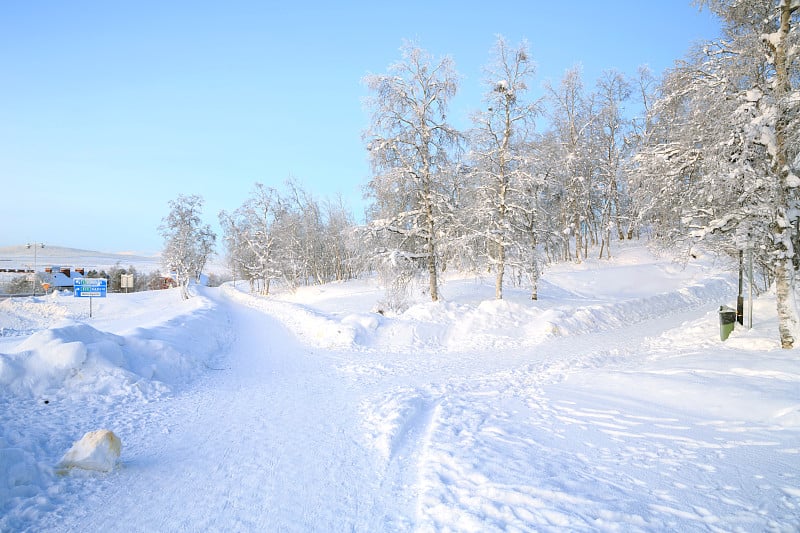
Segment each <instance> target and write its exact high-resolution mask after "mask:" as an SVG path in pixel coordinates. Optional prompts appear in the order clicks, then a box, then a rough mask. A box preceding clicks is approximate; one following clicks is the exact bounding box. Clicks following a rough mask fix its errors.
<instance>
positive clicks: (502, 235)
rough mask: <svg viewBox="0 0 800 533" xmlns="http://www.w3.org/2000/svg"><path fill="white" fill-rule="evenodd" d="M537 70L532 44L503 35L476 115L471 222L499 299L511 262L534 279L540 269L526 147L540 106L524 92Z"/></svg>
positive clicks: (495, 49)
mask: <svg viewBox="0 0 800 533" xmlns="http://www.w3.org/2000/svg"><path fill="white" fill-rule="evenodd" d="M534 72H535V66H534V64H533V62H532V60H531V58H530V54H529V52H528V46H527V43H525V42H523V43H521V44H520V45H519V46H517V47H510V46H509V45H508V43H507V42H506V41H505V39H503V38H502V37H499V38H498V39H497V42H496V44H495V47H494V50H493V61H492V63H491V64H490V66H489V67H488V68H487V71H486V73H487V80H486V85H487V87H488V90H487V92H486V94H485V96H484V101H485V103H486V110H485V111H481V112H479V113H475V114H474V116H473V123H474V124H475V127H474V129H473V130H472V132H471V135H470V140H471V151H470V155H471V159H472V160H473V165H474V172H475V175H476V179H475V181H474V186H475V187H476V191H474V193H473V199H474V202H473V205H472V206H470V207H471V209H470V212H471V215H472V216H471V217H470V219H471V220H470V222H469V223H470V225H471V226H472V228H473V231H474V232H476V233H478V234H479V235H480V236H481V237H482V239H481V240H482V241H483V242H484V243H485V252H484V253H485V256H486V258H487V259H488V260H489V263H490V264H491V265H492V267H493V268H494V270H495V298H497V299H502V298H503V279H504V276H505V271H506V266H507V265H510V266H514V267H516V268H517V269H521V270H523V271H525V272H527V273H529V274H533V277H534V278H535V276H536V273H538V267H537V262H536V238H535V216H534V217H531V216H530V215H532V214H533V213H531V212H530V210H529V209H527V208H528V207H530V204H529V203H528V202H526V196H529V195H530V194H531V191H532V189H533V187H532V185H531V182H532V180H533V175H532V173H531V167H530V165H529V163H528V161H527V155H526V149H527V147H528V144H529V137H530V136H531V134H532V133H533V127H534V123H533V120H534V117H535V116H536V114H537V106H536V104H535V103H529V102H527V101H526V99H525V96H526V93H527V91H528V83H529V81H530V78H531V77H532V76H533V75H534ZM526 215H527V216H526ZM532 281H533V284H534V285H535V284H536V280H535V279H533V280H532Z"/></svg>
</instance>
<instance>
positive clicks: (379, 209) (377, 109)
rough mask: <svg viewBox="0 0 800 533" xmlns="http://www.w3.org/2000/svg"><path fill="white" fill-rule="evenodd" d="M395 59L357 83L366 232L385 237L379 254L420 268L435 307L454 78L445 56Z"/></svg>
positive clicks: (413, 54)
mask: <svg viewBox="0 0 800 533" xmlns="http://www.w3.org/2000/svg"><path fill="white" fill-rule="evenodd" d="M402 57H403V58H402V61H400V62H398V63H395V64H394V65H392V66H390V67H389V73H388V74H372V75H368V76H366V77H365V78H364V81H365V83H366V85H367V87H368V88H369V90H370V92H371V93H372V94H371V96H370V97H369V98H368V99H367V105H368V107H369V109H370V110H371V112H372V120H371V127H370V128H369V130H368V131H366V132H365V134H364V138H365V140H366V143H367V149H368V150H369V153H370V158H371V162H372V168H373V172H374V176H373V178H372V179H371V180H370V182H369V184H368V186H367V194H368V196H369V197H370V198H371V199H372V206H371V219H372V220H371V224H370V227H371V228H372V229H373V230H374V231H375V232H379V233H387V234H389V236H387V239H386V241H385V242H386V246H385V248H384V251H385V252H386V253H394V252H402V253H403V254H404V255H405V256H406V258H407V259H408V260H410V261H412V262H415V263H416V262H420V263H421V264H423V265H425V267H426V268H427V272H428V279H429V289H430V296H431V300H433V301H436V300H438V298H439V288H438V270H439V265H438V259H439V258H438V254H439V245H440V244H441V242H442V241H443V236H444V230H445V229H446V224H447V220H448V217H450V216H451V212H452V196H451V192H452V191H449V190H448V189H447V186H446V183H445V181H446V179H445V176H446V174H447V167H448V165H449V164H450V160H451V153H452V150H453V147H454V146H455V145H456V143H457V140H458V137H459V136H458V133H457V132H456V131H455V130H454V129H453V128H452V127H451V126H450V125H449V124H448V123H447V120H446V112H447V106H448V104H449V102H450V99H451V98H452V97H453V96H454V95H455V93H456V89H457V88H458V79H457V75H456V72H455V69H454V65H453V61H452V60H451V59H450V58H449V57H445V58H443V59H441V60H440V61H438V62H434V61H433V59H432V58H431V56H430V54H428V53H427V52H425V51H424V50H422V49H421V48H419V47H416V46H413V45H409V44H406V45H404V46H403V48H402Z"/></svg>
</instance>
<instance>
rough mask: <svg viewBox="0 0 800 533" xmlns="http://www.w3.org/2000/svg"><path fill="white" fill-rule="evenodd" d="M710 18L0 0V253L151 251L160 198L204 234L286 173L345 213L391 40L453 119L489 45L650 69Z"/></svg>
mask: <svg viewBox="0 0 800 533" xmlns="http://www.w3.org/2000/svg"><path fill="white" fill-rule="evenodd" d="M717 32H718V23H717V22H716V21H715V20H714V19H713V17H712V16H711V14H710V13H708V12H707V11H702V12H701V11H698V9H697V7H695V6H693V5H692V4H691V2H690V1H689V0H660V1H658V2H653V1H643V0H607V1H598V0H573V1H571V2H562V1H560V0H551V1H547V2H545V1H536V0H505V1H501V2H488V1H483V2H472V1H469V0H467V1H464V0H462V1H435V0H427V1H425V0H422V1H417V0H406V1H403V2H382V1H374V0H373V1H368V2H347V1H345V2H313V1H310V2H273V1H269V0H262V1H258V0H226V1H214V2H211V1H204V0H189V1H184V0H137V1H135V2H108V1H101V0H93V1H89V0H69V1H64V0H35V1H25V0H8V1H5V2H2V3H0V183H2V188H1V189H0V190H1V191H2V192H1V193H0V194H2V202H1V203H0V206H1V207H0V213H2V216H0V246H9V245H16V244H24V243H25V242H29V241H36V242H45V243H48V244H51V245H60V246H69V247H76V248H87V249H92V250H99V251H109V252H119V251H135V252H138V253H156V252H158V251H159V250H160V248H161V245H162V239H161V237H160V235H159V233H158V229H157V228H158V226H159V224H160V222H161V219H162V217H164V216H165V215H166V214H167V212H168V205H167V203H168V201H169V200H171V199H174V198H176V197H177V196H178V195H179V194H199V195H200V196H202V197H203V198H204V200H205V207H204V215H205V219H206V221H207V222H208V223H211V224H212V225H213V226H214V227H216V226H217V215H218V213H219V211H220V210H223V209H224V210H228V211H232V210H234V209H236V208H237V207H239V206H240V205H241V204H242V202H243V201H244V200H245V198H246V197H247V195H248V194H249V192H250V191H251V190H252V188H253V184H254V183H255V182H262V183H264V184H267V185H272V186H276V187H280V186H281V184H282V183H283V182H284V181H285V180H286V179H287V178H289V177H294V178H296V179H297V180H298V181H299V182H301V183H302V184H303V185H304V187H305V188H306V189H307V190H309V191H310V192H312V193H313V194H314V195H315V196H316V197H317V198H318V199H320V200H322V199H323V198H326V197H334V196H336V195H337V194H341V195H342V197H343V198H344V199H345V200H346V201H347V202H348V203H349V204H350V205H351V206H352V207H353V209H354V211H355V212H356V215H357V217H358V218H359V219H360V218H361V212H362V211H363V204H362V199H361V198H362V188H363V185H364V184H365V183H366V181H367V179H368V177H369V172H370V170H369V165H368V161H367V155H366V150H365V149H364V145H363V143H362V140H361V133H362V131H363V130H364V129H365V128H366V127H367V126H368V121H369V116H368V113H367V112H366V111H365V110H364V108H363V105H362V101H363V98H364V97H365V96H367V90H366V88H365V86H364V85H363V84H362V82H361V80H362V78H363V77H364V75H366V74H368V73H383V72H386V69H387V67H388V66H389V65H390V64H391V63H394V62H396V61H398V60H399V59H400V51H399V49H400V46H401V45H402V43H403V40H404V39H409V40H413V41H415V42H416V43H417V44H419V45H420V46H421V47H422V48H425V49H426V50H428V51H429V52H431V53H432V54H433V55H434V56H435V57H437V58H439V57H441V56H443V55H450V56H451V57H452V58H453V59H454V60H455V65H456V69H457V70H458V72H459V73H460V74H461V76H462V81H461V89H460V92H459V95H458V96H457V97H456V99H455V100H454V102H453V105H452V106H451V113H450V116H451V118H452V120H453V122H454V123H455V125H456V126H458V127H466V126H467V124H468V123H467V117H468V115H469V113H471V112H472V111H473V110H475V109H476V108H479V107H480V106H481V95H482V93H483V91H484V87H483V86H482V81H483V73H482V68H483V66H484V65H485V64H486V63H487V61H488V59H489V55H490V51H491V48H492V46H493V44H494V42H495V38H496V36H497V35H498V34H502V35H503V36H505V37H506V38H507V40H508V41H509V42H510V43H512V44H516V43H518V42H519V41H520V40H521V39H523V38H525V39H527V40H528V42H529V45H530V51H531V54H532V56H533V59H534V60H535V62H536V64H537V77H536V79H535V80H534V84H535V85H536V87H535V88H534V95H535V94H536V93H541V88H540V87H539V85H540V84H541V82H544V81H548V80H549V81H552V82H554V83H557V82H558V81H559V80H560V78H561V76H562V75H563V73H564V71H565V70H566V69H568V68H571V67H572V66H574V65H576V64H581V65H582V66H583V74H584V82H585V84H586V85H587V87H590V86H592V85H593V83H594V81H595V80H596V79H597V77H598V76H599V75H600V73H601V72H602V71H603V70H604V69H609V68H615V69H618V70H620V71H622V72H624V73H626V74H630V75H633V74H635V73H636V69H637V68H638V66H639V65H642V64H647V65H649V66H650V68H651V69H652V70H653V71H654V73H656V74H658V73H661V72H662V71H663V70H664V69H665V68H667V67H669V66H670V65H671V64H672V62H673V61H674V60H675V59H679V58H680V57H681V56H683V55H684V53H685V52H686V51H687V50H688V48H689V46H690V45H691V44H692V43H693V42H696V41H698V40H706V39H711V38H713V37H714V36H715V35H717Z"/></svg>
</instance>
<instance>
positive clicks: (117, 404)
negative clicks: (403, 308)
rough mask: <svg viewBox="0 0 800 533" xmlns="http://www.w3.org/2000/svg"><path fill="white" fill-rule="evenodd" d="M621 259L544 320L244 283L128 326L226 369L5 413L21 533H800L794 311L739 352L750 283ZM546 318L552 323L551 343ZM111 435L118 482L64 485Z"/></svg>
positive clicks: (549, 309)
mask: <svg viewBox="0 0 800 533" xmlns="http://www.w3.org/2000/svg"><path fill="white" fill-rule="evenodd" d="M622 252H626V251H625V250H623V251H622ZM618 255H619V257H618V258H617V259H615V260H614V261H611V262H595V263H588V264H585V265H583V266H581V267H580V268H566V267H564V268H561V269H554V270H553V271H552V272H549V273H548V276H547V277H546V280H545V282H544V283H543V286H542V291H541V293H540V295H541V297H542V300H540V301H539V302H536V303H530V302H528V301H527V296H526V295H525V293H524V292H523V291H514V290H509V291H508V294H509V298H508V301H507V302H493V301H488V300H489V299H490V298H491V283H484V282H483V281H482V280H476V279H463V280H453V281H452V282H450V283H448V285H447V286H446V287H447V289H446V294H447V296H448V299H447V300H446V301H445V302H441V303H437V304H430V303H419V304H417V305H415V306H412V307H411V308H410V309H409V311H407V312H406V313H404V314H401V315H396V316H381V315H379V314H377V313H371V312H370V310H371V309H373V305H374V303H375V302H376V301H378V299H379V298H380V291H379V290H378V289H377V288H375V287H373V286H371V285H369V284H368V283H363V282H357V283H353V284H341V285H334V286H326V287H323V288H308V289H304V290H301V291H298V292H297V293H296V294H294V295H281V296H279V297H270V298H262V297H257V296H252V295H249V294H246V293H244V292H242V291H241V290H237V289H234V288H233V287H230V286H228V287H226V288H223V289H221V290H208V291H205V292H204V296H203V298H202V302H201V303H200V305H199V307H198V310H196V311H193V310H187V311H186V313H180V312H174V311H173V316H171V317H167V318H165V319H164V320H163V321H162V322H161V323H156V322H157V321H154V318H153V316H152V315H151V314H150V313H147V312H144V313H143V312H141V309H140V310H139V311H137V313H136V314H137V317H136V318H135V319H134V318H133V317H132V315H130V314H129V315H127V316H128V317H129V319H119V320H112V319H109V320H108V321H107V322H105V323H104V324H103V334H104V335H105V334H108V335H116V336H119V337H122V338H125V339H128V338H129V337H136V336H137V335H138V333H137V332H139V330H138V329H137V326H136V323H137V322H143V323H145V324H146V326H147V327H146V328H143V329H145V330H146V331H148V332H149V335H151V337H152V340H157V341H159V342H167V341H169V343H175V344H174V345H175V346H182V352H183V353H185V354H189V355H191V354H193V353H195V352H197V353H198V354H199V355H200V356H201V357H200V359H203V357H204V356H203V354H206V355H209V351H208V350H209V345H212V346H216V347H215V348H214V350H217V351H218V352H219V353H218V354H217V355H218V356H217V355H212V357H213V358H214V362H213V364H207V365H204V367H203V368H202V369H198V370H199V372H198V373H197V374H194V378H192V379H193V381H181V380H177V381H176V382H175V384H167V385H168V389H165V392H164V393H161V394H155V395H153V396H147V395H134V394H130V393H129V392H128V390H127V389H125V388H124V387H122V386H119V387H118V388H117V389H113V388H112V389H109V390H107V391H100V392H101V394H97V395H96V396H97V397H96V398H92V399H90V400H89V401H88V402H86V403H87V404H88V406H89V410H88V413H87V412H83V405H84V403H83V402H81V401H79V400H78V396H76V395H70V394H65V396H64V399H63V400H62V401H58V402H54V403H51V404H50V405H49V406H44V405H42V404H41V403H39V402H36V401H35V400H34V399H33V397H32V396H31V397H26V396H25V395H24V394H23V395H22V396H21V397H18V398H21V400H19V401H15V402H13V404H12V403H11V402H10V403H8V404H7V405H9V407H10V408H11V409H12V410H11V411H8V414H7V415H4V416H3V418H2V423H3V435H2V437H3V438H4V439H8V440H14V439H16V440H14V442H15V443H16V445H15V446H11V447H9V446H5V447H4V446H2V445H0V450H12V451H11V452H7V453H10V454H15V453H16V454H18V455H19V453H23V454H27V455H25V458H24V459H25V461H27V463H24V464H27V465H28V466H29V467H28V468H26V469H23V474H25V475H27V476H28V478H29V481H28V482H27V483H23V484H20V485H19V487H21V488H20V489H19V490H18V491H17V492H16V494H15V495H14V496H13V497H11V499H9V500H8V501H7V505H6V509H7V510H8V512H7V514H6V515H4V516H3V517H2V518H0V529H4V528H6V529H12V530H18V529H19V530H30V531H34V530H37V531H39V530H45V531H47V530H52V531H64V530H71V529H87V528H88V529H104V528H108V527H111V526H112V525H119V524H124V525H125V526H127V527H128V529H132V530H159V531H175V530H187V529H192V530H198V529H203V530H287V531H310V530H326V531H342V530H355V531H406V530H421V531H492V530H498V531H500V530H505V531H562V530H572V531H654V530H655V531H675V530H680V531H694V530H712V531H714V530H720V531H736V530H742V531H752V530H774V531H794V530H796V528H797V526H798V524H800V459H799V458H800V449H798V447H797V444H796V443H797V442H800V362H798V361H797V358H796V357H792V356H793V353H794V352H784V351H782V350H780V349H779V348H778V343H777V340H776V338H775V321H774V311H772V310H774V300H773V301H771V302H770V301H769V300H770V296H766V297H764V298H762V299H761V300H760V301H759V302H757V316H758V317H759V318H758V320H757V321H756V323H755V328H754V329H753V330H752V331H749V332H748V331H744V330H741V329H737V330H736V331H735V332H734V334H733V335H732V336H731V338H730V339H729V340H728V341H727V342H726V343H724V344H723V343H721V342H720V341H719V336H718V335H719V334H718V323H717V320H718V316H717V312H716V310H717V306H718V305H720V304H726V303H727V304H730V303H731V299H732V296H733V292H732V291H733V283H732V281H733V280H732V278H730V277H724V276H723V277H720V276H718V275H717V274H716V273H714V272H712V271H711V270H709V269H708V268H707V267H706V266H704V265H703V264H697V265H694V266H692V265H690V266H689V267H687V268H685V269H680V268H677V267H675V266H674V265H672V264H670V263H668V262H666V261H662V260H659V259H658V258H652V257H651V256H649V255H648V254H646V253H645V252H644V251H643V250H641V249H637V248H632V249H631V250H628V251H627V253H620V254H618ZM487 295H488V296H487ZM137 298H143V299H146V298H147V297H146V296H138V297H137ZM109 303H110V301H109ZM137 305H139V306H140V307H144V308H152V309H155V308H157V307H158V305H160V304H159V303H157V302H155V301H154V302H149V303H148V302H146V301H145V300H140V301H138V302H137ZM182 305H183V304H182ZM185 305H193V304H185ZM164 311H165V313H167V314H169V313H168V312H167V311H166V310H164ZM155 314H159V313H155ZM195 314H198V315H199V316H200V317H207V318H208V319H209V320H210V321H209V322H204V321H202V320H200V321H195V320H194V315H195ZM543 317H552V318H553V321H552V322H550V324H551V325H552V326H555V328H552V329H553V330H551V331H549V332H546V334H543V335H541V336H540V337H535V336H534V335H533V334H531V333H530V332H531V331H533V330H532V329H526V328H533V327H534V326H533V325H531V322H536V323H537V324H538V323H540V322H541V321H542V320H543ZM78 322H80V321H78ZM93 324H97V323H96V322H95V323H93ZM181 324H182V327H176V326H178V325H181ZM280 324H283V326H285V327H282V326H281V325H280ZM465 324H470V327H465V326H464V325H465ZM536 327H538V325H537V326H536ZM54 329H55V330H56V331H58V328H54ZM555 329H557V331H556V330H555ZM287 330H288V331H289V332H291V334H292V335H289V334H288V333H287ZM214 331H216V332H218V333H219V334H216V333H213V332H214ZM223 331H224V334H223V333H221V332H223ZM492 331H494V332H495V333H496V334H495V335H494V336H492V334H491V333H492ZM32 338H33V335H29V336H26V335H20V336H18V338H16V340H15V341H10V340H9V339H10V338H6V340H5V341H0V343H3V344H2V345H3V346H7V345H15V346H16V345H18V344H19V343H20V342H30V339H32ZM87 338H88V337H87ZM221 339H228V340H227V341H226V342H227V344H226V342H220V340H221ZM9 343H10V344H9ZM209 343H210V344H209ZM214 343H216V344H214ZM221 345H225V346H229V348H228V349H220V346H221ZM87 352H88V350H87ZM0 353H15V352H13V351H4V350H0ZM210 368H213V369H215V370H211V369H210ZM124 370H126V371H127V372H132V369H131V368H126V369H124ZM35 375H37V376H39V374H35ZM138 375H141V374H138ZM141 380H142V381H144V382H146V381H151V382H153V378H152V376H151V377H150V378H147V377H144V376H142V377H141ZM64 383H68V380H67V381H65V382H64ZM119 383H123V381H119ZM153 383H155V382H153ZM66 388H67V389H68V390H75V389H74V385H72V384H70V385H69V386H68V387H66ZM31 390H33V389H31ZM167 390H168V392H166V391H167ZM45 407H47V408H45ZM39 417H42V418H41V419H39V420H37V418H39ZM27 419H32V420H37V421H36V422H35V423H34V424H32V425H31V427H30V428H28V426H27V425H26V421H27ZM87 420H88V422H89V425H91V426H92V427H86V425H87ZM113 423H116V424H117V425H116V426H113V425H112V427H111V429H114V430H115V431H116V432H118V433H119V434H120V436H121V437H122V440H123V459H122V466H121V468H120V469H118V470H117V471H115V472H112V473H110V474H107V475H100V476H97V475H94V474H92V475H83V474H80V473H78V474H71V475H70V476H67V477H66V478H55V477H53V475H52V473H51V470H49V469H50V468H51V466H50V465H52V464H53V463H55V461H57V459H58V456H59V455H60V453H63V451H64V450H66V448H67V447H68V446H69V444H70V440H71V439H74V438H77V437H79V436H80V435H81V434H82V433H83V431H82V430H83V429H96V427H94V426H97V425H107V424H113ZM59 424H60V425H61V427H59V426H58V425H59ZM71 426H80V427H79V428H77V427H76V430H75V432H74V433H70V434H69V435H64V433H63V427H71ZM27 431H30V433H28V434H26V433H25V432H27ZM59 432H61V433H60V434H59ZM53 435H57V436H56V437H54V436H53ZM0 444H4V443H0ZM13 450H16V451H13ZM8 464H11V463H8ZM20 477H24V476H20ZM23 489H25V490H28V492H27V493H23V492H24V490H23ZM143 501H146V502H147V506H146V507H145V506H143V505H142V502H143Z"/></svg>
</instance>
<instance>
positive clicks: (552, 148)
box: [542, 68, 597, 261]
mask: <svg viewBox="0 0 800 533" xmlns="http://www.w3.org/2000/svg"><path fill="white" fill-rule="evenodd" d="M546 88H547V92H548V101H549V104H550V105H549V118H550V128H551V129H550V131H549V132H547V135H546V137H547V139H546V141H545V143H544V144H543V146H544V147H547V148H548V150H547V151H546V152H544V151H543V152H542V159H543V160H545V161H547V162H546V163H545V164H544V167H545V168H547V174H548V176H549V179H550V180H552V181H554V182H555V183H551V184H550V185H549V188H550V192H551V194H550V200H551V201H555V202H557V208H558V211H559V215H558V216H559V220H558V222H557V223H558V227H559V228H560V231H561V232H563V235H564V236H565V237H566V239H567V241H566V242H567V248H566V250H565V251H566V256H567V257H571V254H570V251H569V239H570V238H574V239H575V256H574V257H575V259H576V260H577V261H580V260H581V255H582V254H583V255H585V254H586V248H588V233H589V226H590V224H591V223H592V221H593V217H594V212H593V209H592V207H593V206H592V187H593V178H594V174H595V165H596V164H597V161H596V158H595V157H594V156H595V154H593V153H592V151H591V146H590V144H589V139H590V135H589V134H590V128H591V126H592V121H593V119H594V117H593V115H592V102H591V100H590V99H589V98H588V97H587V95H586V93H585V90H584V86H583V80H582V77H581V71H580V69H579V68H572V69H569V70H567V71H566V73H565V74H564V77H563V78H562V79H561V83H560V84H559V85H558V87H554V86H552V85H550V84H547V86H546Z"/></svg>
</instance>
